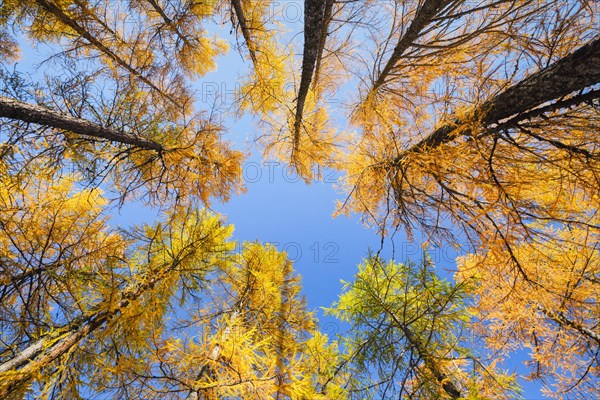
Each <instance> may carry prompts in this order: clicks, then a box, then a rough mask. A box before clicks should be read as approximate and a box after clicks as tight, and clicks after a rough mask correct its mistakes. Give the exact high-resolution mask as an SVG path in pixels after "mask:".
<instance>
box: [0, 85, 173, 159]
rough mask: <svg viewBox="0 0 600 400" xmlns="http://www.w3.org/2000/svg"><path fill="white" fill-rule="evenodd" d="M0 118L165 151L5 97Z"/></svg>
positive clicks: (0, 99) (145, 141) (0, 104)
mask: <svg viewBox="0 0 600 400" xmlns="http://www.w3.org/2000/svg"><path fill="white" fill-rule="evenodd" d="M0 117H4V118H10V119H16V120H19V121H24V122H30V123H34V124H39V125H43V126H48V127H51V128H55V129H61V130H65V131H69V132H73V133H75V134H78V135H81V136H89V137H94V138H98V139H105V140H110V141H113V142H118V143H123V144H128V145H132V146H135V147H137V148H140V149H145V150H154V151H157V152H161V151H163V150H164V148H163V146H162V145H161V144H160V143H157V142H154V141H152V140H148V139H143V138H140V137H135V136H132V135H130V134H127V133H125V132H122V131H118V130H115V129H112V128H107V127H103V126H101V125H98V124H96V123H94V122H90V121H88V120H85V119H83V118H77V117H73V116H71V115H68V114H63V113H60V112H57V111H54V110H51V109H49V108H46V107H42V106H38V105H34V104H28V103H24V102H22V101H19V100H15V99H10V98H8V97H4V96H0Z"/></svg>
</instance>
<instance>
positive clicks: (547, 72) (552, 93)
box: [395, 38, 600, 163]
mask: <svg viewBox="0 0 600 400" xmlns="http://www.w3.org/2000/svg"><path fill="white" fill-rule="evenodd" d="M599 65H600V38H598V39H595V40H593V41H591V42H589V43H587V44H586V45H584V46H582V47H580V48H579V49H577V50H576V51H574V52H573V53H571V54H569V55H567V56H565V57H564V58H562V59H560V60H558V61H556V62H554V63H553V64H551V65H550V66H548V67H546V68H544V69H542V70H540V71H538V72H536V73H534V74H532V75H530V76H529V77H527V78H525V79H523V80H522V81H520V82H519V83H517V84H515V85H513V86H511V87H509V88H508V89H506V90H504V91H502V92H501V93H499V94H497V95H496V96H494V97H492V98H491V99H489V100H488V101H486V102H485V103H483V105H481V106H480V107H478V108H477V109H476V110H475V111H474V112H473V116H474V117H475V118H476V119H480V120H481V123H482V124H483V125H484V126H486V127H489V126H491V125H494V124H500V123H501V122H502V120H503V119H506V118H509V117H513V118H512V119H513V120H518V119H519V118H518V117H519V115H520V114H525V113H526V112H528V111H530V110H531V109H533V108H535V107H539V106H541V105H543V104H544V103H546V102H549V101H552V100H557V99H560V98H561V97H564V96H568V95H569V94H572V93H573V92H576V91H579V90H583V89H585V88H587V87H590V86H592V85H595V84H597V83H599V82H600V68H599V67H598V66H599ZM596 93H598V92H596ZM462 123H463V121H461V120H460V119H458V118H457V119H456V120H455V123H454V124H446V125H443V126H441V127H440V128H438V129H436V130H435V131H434V132H432V133H431V134H429V135H428V136H427V137H425V138H424V139H422V140H421V141H419V142H418V143H416V144H414V145H413V146H411V147H410V148H408V149H407V150H405V151H404V152H403V153H402V154H400V155H399V156H398V157H397V158H396V160H395V161H396V163H399V162H400V161H402V159H404V157H406V156H407V155H408V154H409V153H420V152H425V151H427V150H428V149H431V148H436V147H439V146H441V145H442V144H444V143H447V142H450V141H451V140H452V139H453V138H454V135H453V133H454V132H455V130H456V127H457V126H459V125H461V124H462ZM467 133H468V132H467Z"/></svg>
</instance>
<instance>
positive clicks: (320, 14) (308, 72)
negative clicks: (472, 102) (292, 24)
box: [292, 0, 327, 158]
mask: <svg viewBox="0 0 600 400" xmlns="http://www.w3.org/2000/svg"><path fill="white" fill-rule="evenodd" d="M326 3H327V2H326V1H323V0H305V1H304V51H303V55H302V73H301V76H300V87H299V88H298V98H297V100H296V116H295V121H294V136H293V144H292V158H294V157H295V156H296V154H297V152H298V150H299V148H298V147H299V145H300V129H301V127H302V116H303V113H304V103H305V102H306V97H307V96H308V90H309V89H310V83H311V81H312V77H313V73H314V70H315V65H316V63H317V57H318V55H319V53H320V51H319V47H320V46H319V45H320V43H321V32H322V29H323V23H324V19H325V18H324V17H325V8H326ZM321 54H322V53H321Z"/></svg>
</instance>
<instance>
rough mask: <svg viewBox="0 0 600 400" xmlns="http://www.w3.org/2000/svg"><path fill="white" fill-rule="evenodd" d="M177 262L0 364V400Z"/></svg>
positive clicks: (173, 268)
mask: <svg viewBox="0 0 600 400" xmlns="http://www.w3.org/2000/svg"><path fill="white" fill-rule="evenodd" d="M178 265H179V263H178V262H173V263H172V264H171V265H169V266H168V267H167V268H165V269H163V270H154V271H148V273H147V274H145V275H146V278H145V281H142V282H141V283H138V284H134V285H131V286H129V287H127V288H126V289H125V290H123V292H122V294H121V299H120V300H119V301H118V302H117V303H116V306H115V307H105V308H107V309H105V310H96V311H92V312H91V313H90V314H89V315H86V316H83V317H79V318H77V319H75V320H74V321H73V322H72V323H71V324H69V325H67V326H62V327H58V328H57V329H55V330H54V332H52V333H49V334H47V335H45V336H43V337H41V338H40V339H38V340H37V341H36V342H34V343H33V344H31V345H29V346H28V347H27V348H25V349H23V350H22V351H21V352H20V353H19V354H17V355H16V356H15V357H13V358H12V359H10V360H8V361H5V362H4V363H2V364H0V377H1V379H0V399H4V398H7V397H8V395H10V394H11V393H12V392H14V391H16V390H18V389H19V388H20V387H22V385H23V384H26V383H27V382H28V381H29V380H31V378H32V377H33V376H34V375H35V374H36V373H37V372H38V371H40V370H41V369H43V368H45V367H47V366H49V365H51V364H52V362H54V361H55V360H56V359H58V358H60V357H61V356H64V355H65V354H67V353H68V352H70V351H72V350H73V349H74V348H75V347H76V346H77V345H78V343H79V342H80V341H81V340H83V339H85V338H87V337H89V336H90V335H92V334H93V333H94V332H95V331H97V330H98V329H101V328H102V327H103V326H105V325H106V323H108V322H110V321H111V320H112V319H114V318H117V317H118V316H119V315H120V314H121V313H122V312H123V311H124V310H125V309H126V308H127V307H129V306H130V305H131V303H132V302H133V301H135V300H136V299H138V298H139V297H140V296H142V295H143V294H145V293H147V292H148V291H150V290H152V288H154V286H155V285H156V284H157V283H158V282H160V281H161V280H162V279H164V278H165V276H167V275H168V274H170V273H171V272H173V271H174V270H175V269H176V268H177V266H178ZM142 279H144V278H142Z"/></svg>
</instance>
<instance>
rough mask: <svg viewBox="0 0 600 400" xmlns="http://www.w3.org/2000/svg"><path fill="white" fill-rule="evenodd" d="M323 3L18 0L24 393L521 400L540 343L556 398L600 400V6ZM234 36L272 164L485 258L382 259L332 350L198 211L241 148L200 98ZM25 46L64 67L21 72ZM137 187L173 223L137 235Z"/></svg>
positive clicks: (5, 192) (286, 268) (350, 208)
mask: <svg viewBox="0 0 600 400" xmlns="http://www.w3.org/2000/svg"><path fill="white" fill-rule="evenodd" d="M302 3H303V5H304V8H303V12H302V15H303V17H304V18H303V19H302V21H301V23H295V22H293V21H286V20H285V17H284V16H282V15H277V12H276V11H277V7H278V6H280V4H279V2H276V1H262V0H210V1H188V0H122V1H109V0H31V1H18V0H4V1H3V2H2V3H1V4H0V56H1V57H2V60H1V61H0V121H1V125H0V211H1V214H0V272H1V275H0V300H1V301H0V337H1V342H0V346H1V347H0V397H2V398H22V397H24V396H28V395H31V396H40V397H43V398H77V397H85V396H86V395H88V394H90V393H92V394H95V395H104V396H109V397H115V398H157V399H158V398H160V399H163V398H187V399H196V400H199V399H216V398H256V399H263V398H277V399H285V398H290V399H292V398H293V399H295V398H298V399H329V398H361V396H362V397H364V396H371V397H378V396H379V397H382V398H387V397H389V396H391V394H394V396H400V397H405V398H415V397H418V398H512V397H514V396H517V394H518V393H517V392H518V390H517V385H516V383H515V378H514V376H512V375H510V374H507V373H504V372H502V370H501V368H502V361H503V360H505V359H506V358H507V357H508V356H509V355H510V354H511V352H512V351H514V350H515V349H519V348H527V349H530V350H531V357H530V359H529V360H528V367H529V368H530V375H529V378H531V379H535V380H539V381H541V382H542V383H543V384H544V385H545V390H546V394H547V395H549V396H555V397H567V398H569V397H572V398H581V397H597V396H598V395H599V394H598V389H597V387H598V377H599V371H600V367H599V365H598V356H599V354H600V333H599V326H598V320H600V313H599V310H598V296H599V295H600V293H599V289H598V288H599V287H600V278H599V276H598V274H599V272H598V268H597V264H598V248H597V243H598V233H599V228H598V226H599V221H598V208H599V205H600V204H599V199H600V192H599V190H600V181H599V178H598V177H599V173H600V165H599V160H600V154H599V153H598V152H599V143H600V139H599V137H598V132H600V113H599V109H600V108H599V107H600V90H599V85H600V69H599V68H598V65H600V34H599V30H598V26H599V22H598V21H599V20H598V15H600V10H598V8H597V3H596V2H594V1H589V0H549V1H544V2H539V1H537V0H476V1H461V0H418V1H399V0H380V1H372V0H365V1H362V2H356V1H348V0H322V1H316V0H305V1H304V2H302ZM298 22H300V21H298ZM223 26H227V27H229V28H230V29H231V31H230V35H233V38H234V40H235V43H236V46H235V47H236V48H237V50H239V53H240V55H241V58H242V59H243V61H244V62H245V66H246V70H245V72H242V76H241V78H240V81H239V82H240V84H239V87H238V89H239V90H238V93H237V97H236V100H235V103H234V104H233V107H232V108H231V110H228V111H231V115H232V116H234V117H238V116H241V115H244V114H245V113H248V114H250V115H252V116H253V117H254V118H255V119H256V120H258V124H257V125H258V127H257V128H258V131H259V132H260V134H259V135H257V136H258V139H259V142H260V143H261V144H262V146H263V150H264V152H265V154H266V155H267V156H275V157H277V158H279V159H281V160H285V161H286V162H287V163H289V166H290V167H292V168H293V169H294V170H295V171H296V172H297V173H298V174H299V175H300V176H301V177H302V178H304V179H305V181H307V182H311V181H313V180H315V179H317V178H318V177H319V174H320V171H321V168H324V167H325V168H327V167H329V168H337V169H338V170H340V171H342V172H344V174H345V175H344V176H343V178H342V181H341V187H342V189H343V190H344V191H345V196H346V199H345V201H344V202H341V203H340V205H339V208H338V212H339V213H347V214H359V215H362V216H363V219H364V220H365V222H367V223H368V224H371V225H374V226H375V227H376V229H377V230H378V232H379V233H380V234H381V235H387V234H389V233H390V232H393V231H395V230H397V229H400V228H404V229H405V230H406V232H407V233H408V234H409V235H410V234H412V233H413V232H417V233H419V234H423V235H424V237H425V239H426V240H427V241H428V242H432V243H436V244H453V245H457V244H460V243H464V242H467V243H468V244H469V245H471V253H470V254H467V255H465V256H464V257H462V258H459V259H458V260H457V264H458V272H457V273H456V276H455V278H456V282H455V283H450V282H446V281H444V280H443V279H441V278H440V277H439V276H438V275H437V273H436V272H435V270H434V267H433V265H432V264H431V263H430V262H428V261H427V260H426V262H425V263H424V264H422V265H414V264H411V263H406V264H399V263H396V262H394V261H390V262H384V261H383V260H382V259H380V258H379V257H375V256H373V257H369V258H368V259H366V260H365V261H364V262H363V263H362V264H361V265H360V266H359V271H358V274H357V276H356V279H355V280H354V281H353V282H351V283H347V284H346V289H345V292H344V293H343V294H342V295H341V297H340V300H339V302H338V303H337V304H336V305H335V306H334V307H332V308H331V309H329V312H330V313H331V314H333V315H335V316H337V317H338V318H340V319H341V320H343V321H345V322H347V323H350V324H351V325H352V326H353V328H352V330H351V331H350V332H349V333H348V335H346V336H347V337H346V338H345V339H344V338H341V340H331V338H328V337H327V336H326V335H324V334H322V333H320V332H318V330H317V328H316V321H315V318H314V315H313V314H312V313H311V312H310V311H309V310H307V308H306V305H305V303H304V301H303V300H302V298H301V296H300V283H299V279H298V277H297V276H296V275H295V274H294V273H293V269H292V265H291V263H290V261H289V260H287V258H286V256H285V254H283V253H279V252H277V251H276V250H275V249H274V248H272V247H270V246H261V245H260V244H255V243H252V244H244V245H242V247H241V248H240V249H238V250H239V251H235V250H234V244H233V242H231V241H229V240H228V237H229V235H230V232H231V228H230V227H229V226H226V225H225V224H224V222H223V221H222V220H221V218H220V217H218V216H216V215H213V214H211V213H208V212H206V211H199V210H201V209H202V206H204V205H207V204H210V203H211V201H212V200H213V199H218V200H227V199H228V198H229V197H230V196H231V195H232V194H234V193H236V192H239V191H241V190H244V188H243V185H242V180H241V175H242V174H241V172H242V171H241V163H242V161H243V154H242V152H240V151H238V150H235V149H234V147H233V145H232V144H230V143H227V142H226V141H225V140H224V136H225V133H226V127H225V126H223V124H222V123H221V121H217V119H216V118H215V113H214V112H215V110H214V109H213V110H211V109H197V108H196V104H195V101H196V99H195V93H194V89H193V87H194V83H195V82H196V80H198V79H201V78H202V77H204V76H205V75H206V74H207V73H208V72H210V71H213V70H215V69H216V66H217V64H216V61H217V58H218V57H219V56H221V55H223V54H225V53H226V52H227V51H228V45H227V42H226V40H225V38H224V37H219V35H215V34H212V33H211V29H212V28H215V31H216V32H221V31H223V29H222V28H223ZM290 28H292V29H295V30H297V31H298V32H300V33H298V34H296V32H289V29H290ZM296 28H297V29H296ZM25 38H27V39H28V40H29V41H30V43H31V44H33V45H34V46H38V47H39V48H48V49H50V52H51V54H50V56H49V57H48V59H47V60H45V61H44V66H49V67H52V68H47V69H46V71H44V73H43V74H42V73H37V74H34V75H33V76H32V77H27V75H26V74H24V73H22V72H20V71H19V69H18V68H17V66H16V65H15V64H14V62H15V60H18V57H19V52H20V48H19V43H20V42H22V40H24V39H25ZM53 68H56V69H57V70H58V71H59V73H54V71H53ZM338 91H340V92H341V93H342V94H344V96H345V98H346V100H345V102H344V103H342V102H341V101H339V100H338V99H335V100H336V101H331V100H332V96H334V95H335V94H336V93H338ZM344 107H345V111H346V115H342V114H343V113H341V112H340V108H344ZM346 123H347V124H348V126H345V125H346ZM103 191H104V193H107V194H106V196H105V195H104V194H102V193H103ZM115 198H116V199H118V200H119V202H118V204H119V205H123V204H125V203H126V202H131V201H143V202H145V203H146V204H148V205H150V206H152V207H157V208H158V209H160V210H163V211H164V210H166V209H169V208H170V209H171V210H170V211H169V212H167V213H166V214H165V215H164V216H163V217H162V219H161V221H159V222H156V223H154V224H150V225H148V226H143V227H130V228H125V229H119V230H117V229H115V228H113V227H112V226H111V223H110V219H109V215H110V210H111V209H112V208H111V207H112V204H113V203H112V202H111V201H110V200H109V199H115ZM382 242H383V241H382ZM467 336H468V337H467ZM471 337H474V338H475V340H473V341H471V340H468V339H469V338H471ZM477 340H481V341H480V342H477ZM492 355H494V356H496V359H494V360H491V358H489V357H492Z"/></svg>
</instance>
